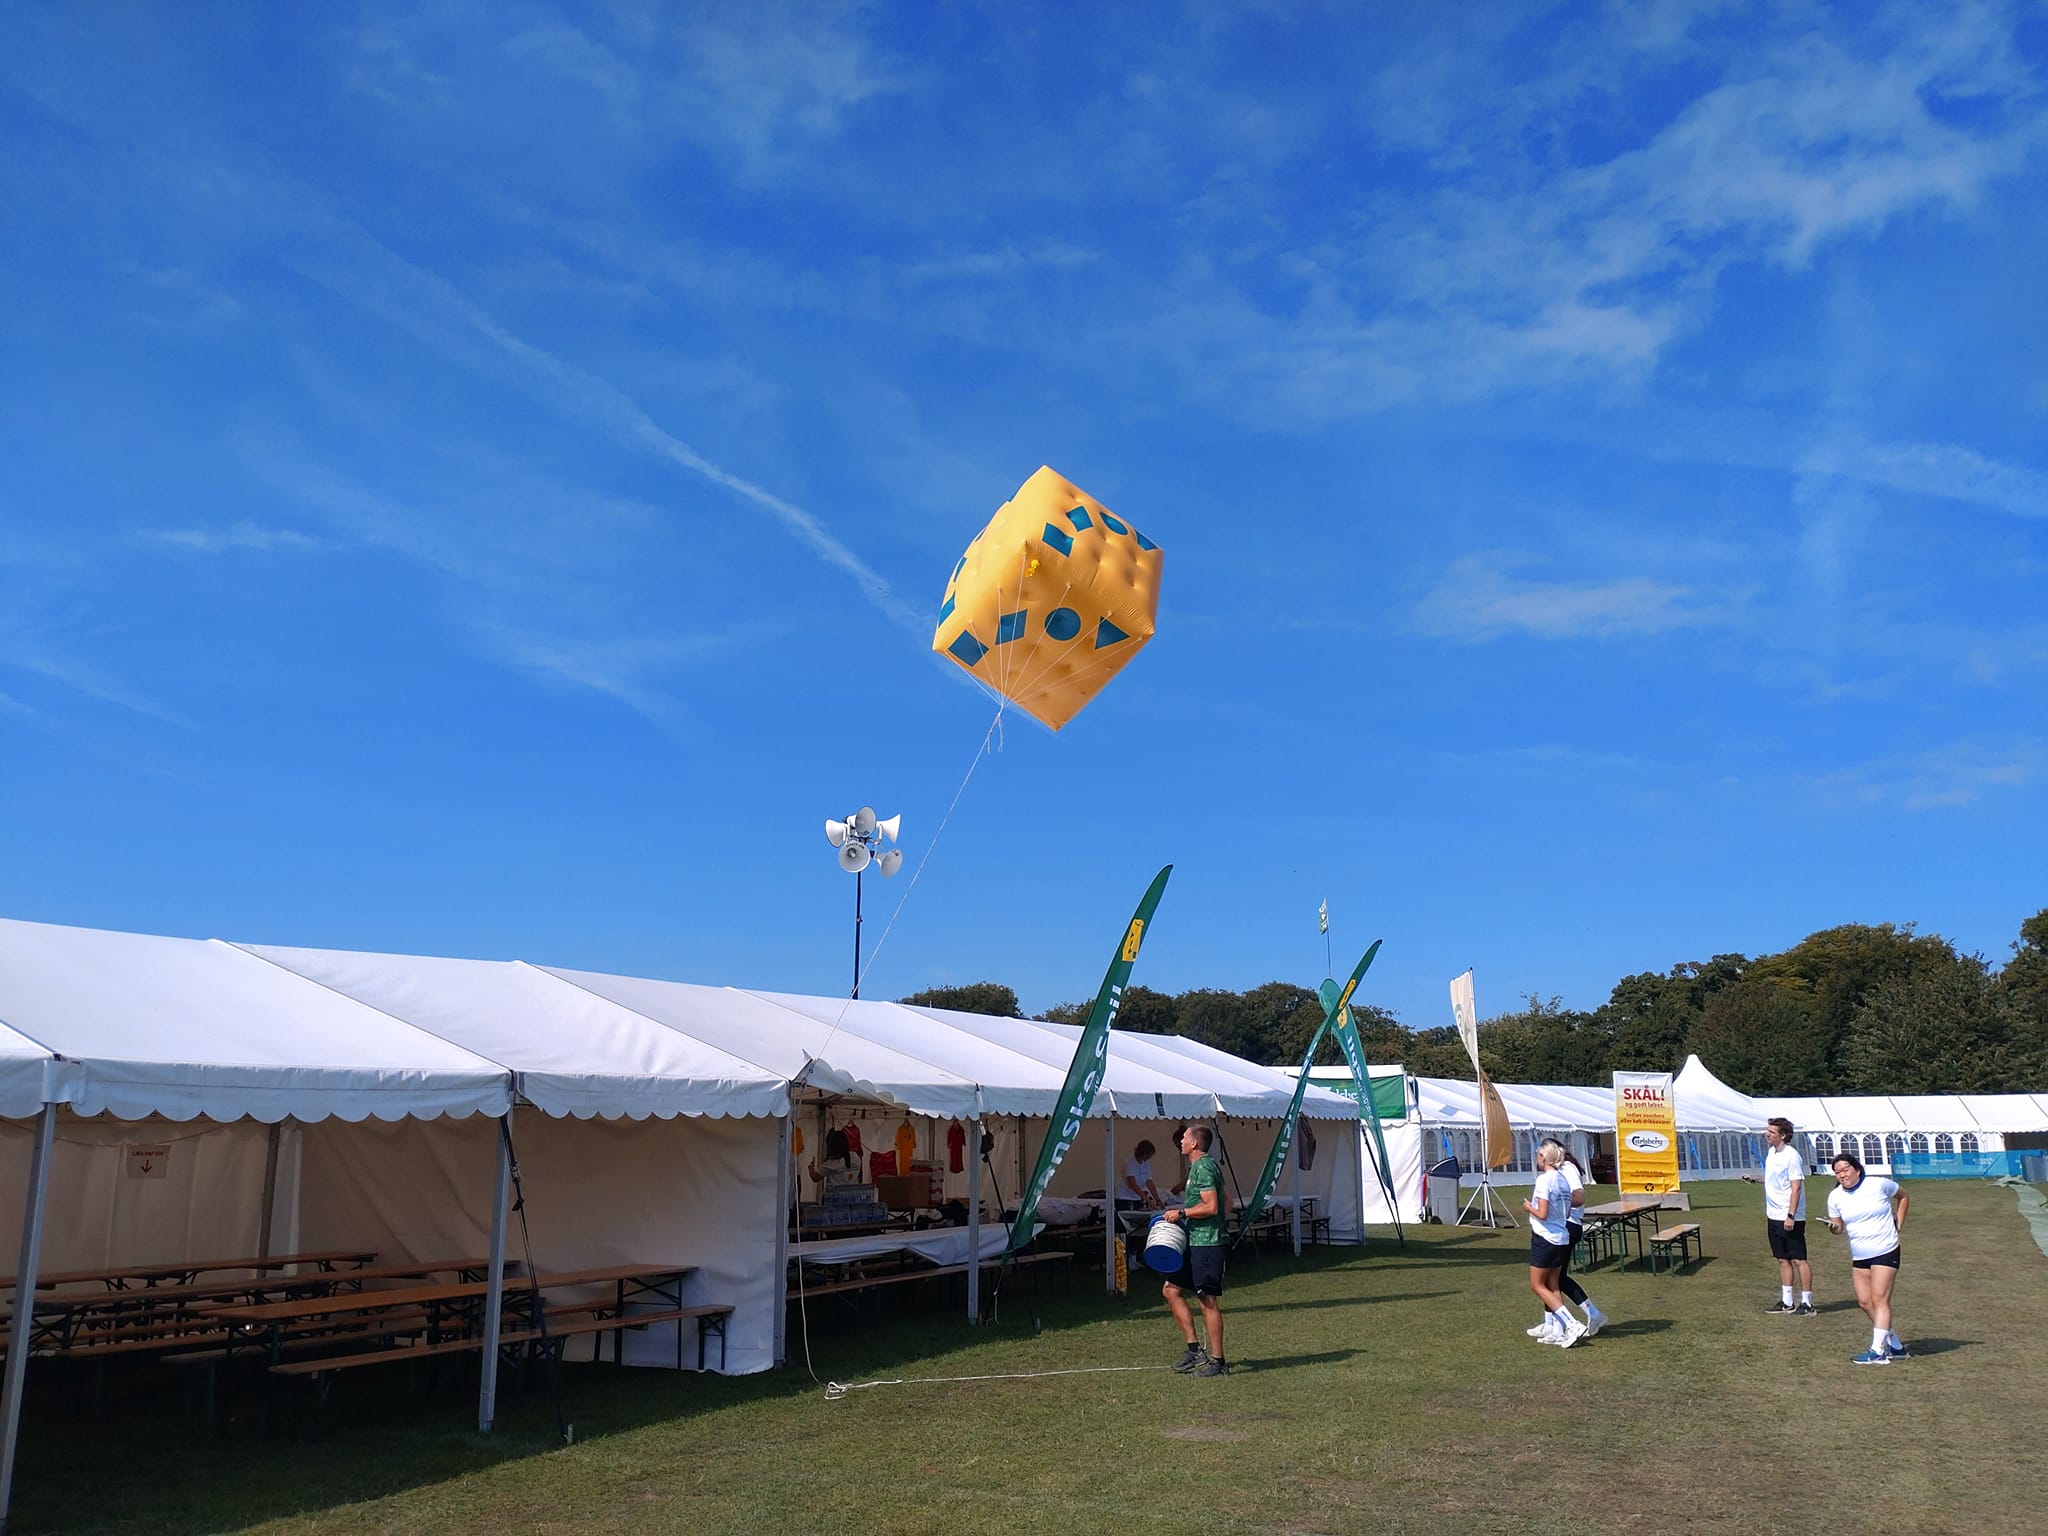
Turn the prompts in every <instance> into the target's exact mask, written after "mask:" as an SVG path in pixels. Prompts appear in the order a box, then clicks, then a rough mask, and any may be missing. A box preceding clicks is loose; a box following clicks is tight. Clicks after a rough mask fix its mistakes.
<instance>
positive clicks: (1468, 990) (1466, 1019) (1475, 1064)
mask: <svg viewBox="0 0 2048 1536" xmlns="http://www.w3.org/2000/svg"><path fill="white" fill-rule="evenodd" d="M1451 1016H1452V1017H1453V1018H1455V1019H1456V1020H1457V1021H1458V1038H1459V1039H1460V1040H1462V1041H1464V1042H1465V1054H1466V1055H1468V1056H1470V1057H1471V1058H1472V1070H1473V1071H1474V1072H1475V1073H1476V1072H1478V1070H1479V1010H1478V1008H1477V1007H1476V1006H1475V1005H1474V1004H1473V1001H1472V973H1471V972H1470V971H1467V972H1465V974H1464V975H1462V976H1460V977H1458V978H1457V979H1455V980H1454V981H1452V983H1451Z"/></svg>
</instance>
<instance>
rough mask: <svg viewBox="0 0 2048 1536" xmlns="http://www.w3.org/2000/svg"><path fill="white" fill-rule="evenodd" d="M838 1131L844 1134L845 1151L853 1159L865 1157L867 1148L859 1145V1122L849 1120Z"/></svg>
mask: <svg viewBox="0 0 2048 1536" xmlns="http://www.w3.org/2000/svg"><path fill="white" fill-rule="evenodd" d="M840 1129H841V1130H842V1131H844V1132H845V1133H846V1150H847V1151H849V1152H851V1153H852V1154H853V1155H854V1156H855V1157H865V1156H867V1148H866V1147H863V1146H862V1145H861V1144H860V1122H859V1121H857V1120H849V1121H847V1122H846V1124H844V1125H842V1126H841V1127H840Z"/></svg>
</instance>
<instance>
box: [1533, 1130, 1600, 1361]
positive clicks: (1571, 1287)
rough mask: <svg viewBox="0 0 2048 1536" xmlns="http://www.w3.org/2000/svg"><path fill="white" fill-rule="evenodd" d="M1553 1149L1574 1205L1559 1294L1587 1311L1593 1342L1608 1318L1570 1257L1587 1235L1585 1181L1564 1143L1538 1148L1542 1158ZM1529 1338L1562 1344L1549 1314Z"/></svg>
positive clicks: (1551, 1141)
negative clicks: (1578, 1276) (1580, 1279)
mask: <svg viewBox="0 0 2048 1536" xmlns="http://www.w3.org/2000/svg"><path fill="white" fill-rule="evenodd" d="M1552 1147H1555V1148H1556V1149H1557V1157H1558V1164H1557V1171H1558V1172H1559V1173H1561V1174H1563V1175H1564V1181H1565V1183H1567V1184H1569V1185H1570V1186H1571V1191H1572V1203H1571V1205H1570V1207H1569V1208H1568V1209H1567V1210H1566V1211H1565V1224H1564V1233H1565V1245H1564V1246H1565V1261H1564V1267H1563V1268H1562V1269H1560V1270H1558V1272H1557V1293H1558V1294H1559V1295H1560V1296H1562V1297H1563V1298H1564V1299H1565V1300H1566V1301H1568V1302H1570V1303H1571V1304H1572V1305H1573V1306H1575V1307H1580V1308H1582V1309H1584V1311H1585V1314H1586V1337H1587V1338H1589V1339H1590V1338H1591V1337H1593V1335H1594V1334H1596V1333H1598V1332H1599V1331H1600V1330H1601V1329H1602V1328H1605V1327H1606V1326H1607V1314H1606V1313H1605V1312H1602V1311H1601V1310H1600V1309H1599V1308H1598V1307H1596V1306H1594V1305H1593V1299H1592V1298H1591V1297H1590V1296H1588V1295H1587V1294H1586V1288H1585V1287H1584V1286H1582V1285H1580V1284H1579V1282H1578V1280H1577V1279H1576V1278H1575V1277H1574V1276H1573V1275H1572V1266H1571V1256H1572V1254H1573V1253H1574V1252H1576V1251H1577V1250H1578V1246H1579V1239H1580V1238H1582V1237H1584V1236H1585V1235H1586V1221H1585V1217H1584V1216H1582V1215H1581V1214H1580V1213H1581V1212H1582V1211H1583V1210H1584V1209H1585V1206H1586V1180H1585V1177H1584V1175H1582V1174H1581V1173H1580V1172H1579V1165H1578V1164H1577V1163H1576V1162H1574V1161H1573V1160H1572V1155H1571V1153H1569V1152H1567V1151H1566V1150H1565V1146H1564V1143H1563V1142H1561V1141H1559V1140H1558V1139H1557V1138H1556V1137H1555V1136H1547V1137H1545V1138H1544V1140H1543V1144H1542V1146H1540V1147H1538V1148H1537V1152H1538V1155H1539V1157H1540V1156H1541V1154H1542V1153H1543V1152H1545V1151H1547V1150H1548V1149H1549V1148H1552ZM1529 1337H1530V1338H1532V1339H1542V1340H1543V1341H1544V1342H1545V1343H1550V1344H1555V1343H1557V1342H1559V1340H1558V1337H1557V1325H1556V1324H1555V1323H1554V1322H1552V1320H1551V1317H1550V1314H1549V1313H1548V1312H1546V1313H1544V1314H1543V1317H1542V1319H1541V1321H1539V1322H1538V1323H1537V1324H1536V1326H1535V1327H1534V1328H1531V1329H1530V1330H1529Z"/></svg>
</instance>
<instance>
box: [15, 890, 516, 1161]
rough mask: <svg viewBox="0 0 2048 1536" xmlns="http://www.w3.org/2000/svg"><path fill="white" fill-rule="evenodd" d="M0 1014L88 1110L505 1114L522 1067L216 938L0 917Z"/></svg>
mask: <svg viewBox="0 0 2048 1536" xmlns="http://www.w3.org/2000/svg"><path fill="white" fill-rule="evenodd" d="M0 1020H4V1021H5V1022H6V1023H7V1024H8V1025H9V1026H10V1027H12V1028H13V1029H15V1030H17V1031H19V1032H20V1033H21V1034H22V1035H25V1036H27V1037H28V1038H29V1039H30V1040H32V1041H34V1042H35V1043H37V1044H39V1045H41V1046H44V1047H45V1048H47V1049H48V1050H50V1051H52V1052H54V1053H55V1054H57V1055H59V1056H62V1057H64V1058H66V1060H67V1061H69V1062H70V1063H71V1064H72V1067H73V1071H72V1072H71V1073H70V1074H69V1075H68V1076H67V1078H66V1079H65V1080H64V1081H63V1082H62V1083H61V1085H59V1084H53V1085H52V1086H62V1088H63V1101H64V1102H65V1103H68V1104H70V1105H71V1106H72V1107H73V1108H74V1109H76V1110H77V1111H78V1112H79V1113H80V1114H87V1115H91V1114H102V1113H105V1114H112V1115H117V1116H119V1117H120V1118H122V1119H125V1120H140V1119H144V1118H146V1117H147V1116H150V1115H161V1116H163V1118H165V1119H166V1120H193V1119H198V1118H200V1117H204V1118H206V1119H210V1120H235V1119H240V1118H241V1117H243V1116H248V1117H250V1118H252V1119H256V1120H263V1121H277V1120H283V1119H286V1118H287V1117H289V1118H291V1119H295V1120H303V1121H310V1120H323V1119H326V1118H327V1117H328V1116H330V1115H331V1116H335V1117H338V1118H340V1119H343V1120H361V1119H363V1118H365V1117H367V1116H375V1117H377V1118H378V1119H383V1120H399V1119H406V1118H409V1117H417V1118H432V1117H434V1116H438V1115H472V1114H487V1115H499V1114H503V1113H504V1112H505V1110H506V1109H507V1108H509V1107H510V1105H511V1102H512V1078H511V1074H510V1073H509V1072H508V1071H507V1070H506V1069H505V1068H504V1067H502V1066H499V1065H497V1064H496V1063H494V1062H490V1061H486V1060H485V1059H484V1058H482V1057H481V1056H477V1055H474V1054H472V1053H471V1052H469V1051H465V1050H463V1049H462V1048H461V1047H459V1046H455V1045H450V1044H449V1043H448V1042H447V1041H445V1040H441V1039H438V1038H436V1037H435V1036H433V1035H430V1034H427V1033H426V1032H425V1031H423V1030H419V1029H415V1028H413V1027H412V1026H411V1025H409V1024H405V1023H402V1022H400V1021H399V1020H397V1019H393V1018H391V1017H389V1016H388V1015H386V1014H383V1013H379V1012H378V1011H377V1010H376V1009H374V1008H370V1007H367V1006H365V1005H364V1004H362V1003H359V1002H356V1001H355V1000H354V999H352V998H347V997H343V996H341V995H340V994H338V993H333V992H328V991H326V990H324V989H322V988H320V987H316V986H313V985H311V984H309V983H308V982H306V981H305V980H304V979H303V978H301V977H297V976H294V975H292V974H290V973H289V972H287V971H284V970H281V969H279V968H278V967H277V966H274V965H272V964H270V963H269V962H267V961H264V960H260V959H258V958H257V957H256V956H254V955H251V954H247V953H245V952H244V951H242V950H240V949H237V948H235V947H234V946H233V945H232V944H224V943H222V942H220V941H219V940H217V939H166V938H157V937H154V936H152V935H148V934H134V933H110V932H105V931H102V930H99V929H92V928H65V927H58V926H55V925H53V924H48V923H25V922H19V921H16V920H13V919H9V918H0Z"/></svg>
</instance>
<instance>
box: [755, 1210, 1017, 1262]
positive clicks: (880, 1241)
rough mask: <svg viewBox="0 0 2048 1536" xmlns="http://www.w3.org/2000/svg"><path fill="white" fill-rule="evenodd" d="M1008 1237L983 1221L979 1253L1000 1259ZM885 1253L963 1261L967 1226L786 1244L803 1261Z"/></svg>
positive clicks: (998, 1225)
mask: <svg viewBox="0 0 2048 1536" xmlns="http://www.w3.org/2000/svg"><path fill="white" fill-rule="evenodd" d="M1044 1230H1045V1223H1044V1222H1039V1223H1037V1224H1036V1225H1035V1226H1033V1227H1032V1229H1031V1235H1032V1236H1033V1237H1036V1236H1038V1234H1039V1233H1041V1232H1043V1231H1044ZM1009 1238H1010V1234H1009V1229H1008V1228H1007V1227H1005V1226H1004V1225H1003V1224H1002V1223H1001V1222H999V1221H991V1222H984V1223H983V1224H982V1228H981V1256H982V1257H983V1258H984V1259H995V1258H1000V1257H1001V1256H1002V1252H1003V1247H1004V1245H1005V1244H1006V1243H1008V1242H1009ZM885 1253H915V1254H918V1255H920V1256H921V1257H923V1258H926V1259H929V1260H930V1261H931V1262H932V1263H934V1264H965V1263H966V1262H967V1229H966V1228H965V1227H933V1228H932V1229H931V1230H930V1231H928V1232H877V1233H875V1234H874V1235H873V1236H872V1237H819V1238H812V1239H810V1240H809V1241H807V1242H802V1243H791V1244H790V1245H789V1254H790V1257H791V1258H794V1259H802V1260H803V1261H804V1262H805V1263H806V1264H851V1263H852V1262H853V1261H854V1260H855V1259H877V1258H880V1257H881V1256H882V1255H883V1254H885Z"/></svg>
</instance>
